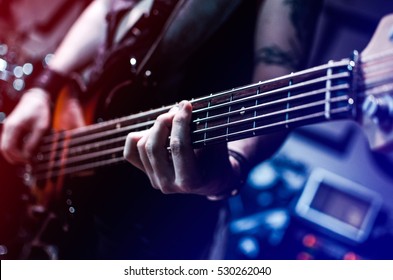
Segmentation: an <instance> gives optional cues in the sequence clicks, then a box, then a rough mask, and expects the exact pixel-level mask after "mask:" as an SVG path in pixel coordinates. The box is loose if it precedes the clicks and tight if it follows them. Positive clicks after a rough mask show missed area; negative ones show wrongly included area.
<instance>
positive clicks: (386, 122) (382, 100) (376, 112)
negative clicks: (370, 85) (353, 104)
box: [362, 95, 393, 129]
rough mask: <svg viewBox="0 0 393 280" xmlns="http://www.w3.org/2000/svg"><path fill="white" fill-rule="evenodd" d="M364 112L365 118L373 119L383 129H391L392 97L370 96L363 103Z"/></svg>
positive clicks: (392, 115)
mask: <svg viewBox="0 0 393 280" xmlns="http://www.w3.org/2000/svg"><path fill="white" fill-rule="evenodd" d="M362 111H363V114H364V116H365V117H367V118H369V119H371V120H372V121H373V122H374V123H375V124H378V125H379V126H380V127H381V128H384V129H390V128H391V126H392V117H393V99H392V97H390V96H388V95H385V96H381V97H375V96H373V95H369V96H367V98H366V99H365V100H364V102H363V106H362Z"/></svg>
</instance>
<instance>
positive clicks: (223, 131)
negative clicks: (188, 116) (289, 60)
mask: <svg viewBox="0 0 393 280" xmlns="http://www.w3.org/2000/svg"><path fill="white" fill-rule="evenodd" d="M352 68H353V64H352V62H351V61H350V60H348V59H346V60H342V61H338V62H330V63H328V64H326V65H322V66H318V67H314V68H311V69H308V70H304V71H300V72H296V73H292V74H289V75H286V76H284V77H280V78H276V79H272V80H268V81H265V82H259V83H255V84H251V85H248V86H244V87H239V88H234V89H231V90H227V91H223V92H219V93H215V94H210V95H208V96H205V97H202V98H198V99H193V100H191V103H192V106H193V112H192V124H191V131H192V144H193V146H194V147H195V148H201V147H204V146H207V145H211V144H216V143H222V142H227V141H233V140H238V139H243V138H247V137H253V136H257V135H262V134H266V133H271V132H275V131H280V130H286V129H290V128H295V127H299V126H302V125H305V124H311V123H317V122H322V121H326V120H333V119H343V118H352V117H354V113H355V111H356V110H355V104H354V102H355V98H354V96H353V90H352V81H353V77H352ZM171 107H172V106H166V107H162V108H159V109H155V110H150V111H148V112H142V113H138V114H133V115H130V116H127V117H123V118H118V119H114V120H110V121H106V122H101V123H97V124H93V125H90V126H87V127H82V128H77V129H74V130H68V131H62V132H57V133H53V134H50V135H48V136H46V137H45V138H44V139H43V143H42V146H41V147H40V149H39V153H38V154H37V157H36V160H35V161H36V167H35V175H36V178H37V179H38V180H42V179H47V178H51V177H57V176H59V175H67V174H72V173H77V172H80V171H85V170H91V169H94V168H97V167H100V166H105V165H111V164H115V163H119V162H124V159H123V146H124V142H125V138H126V136H127V134H128V133H130V132H134V131H140V130H144V129H147V128H149V127H151V126H152V125H153V124H154V121H155V119H156V118H157V116H159V115H160V114H162V113H165V112H167V111H168V110H169V109H170V108H171Z"/></svg>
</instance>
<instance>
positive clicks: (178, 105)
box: [169, 104, 180, 113]
mask: <svg viewBox="0 0 393 280" xmlns="http://www.w3.org/2000/svg"><path fill="white" fill-rule="evenodd" d="M179 110H180V104H176V105H175V106H173V107H172V108H171V109H170V110H169V112H171V113H176V112H177V111H179Z"/></svg>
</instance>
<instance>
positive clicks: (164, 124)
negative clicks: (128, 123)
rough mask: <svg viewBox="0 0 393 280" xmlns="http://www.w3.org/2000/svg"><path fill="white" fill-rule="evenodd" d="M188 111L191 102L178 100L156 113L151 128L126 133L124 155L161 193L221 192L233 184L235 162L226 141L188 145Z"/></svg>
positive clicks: (189, 118) (189, 112)
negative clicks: (200, 145)
mask: <svg viewBox="0 0 393 280" xmlns="http://www.w3.org/2000/svg"><path fill="white" fill-rule="evenodd" d="M191 112H192V105H191V104H190V103H189V102H187V101H182V102H181V103H179V105H178V106H175V107H173V108H172V109H171V110H170V111H169V112H168V113H166V114H163V115H160V116H159V117H158V118H157V120H156V122H155V124H154V125H153V127H152V128H151V129H149V130H146V131H142V132H134V133H130V134H129V135H128V136H127V140H126V144H125V148H124V157H125V158H126V159H127V160H128V161H129V162H130V163H132V164H133V165H135V166H136V167H138V168H139V169H141V170H142V171H144V172H145V173H146V174H147V176H148V177H149V179H150V182H151V184H152V186H153V187H154V188H156V189H159V190H161V191H162V192H163V193H166V194H169V193H193V194H200V195H217V194H221V193H225V192H226V191H227V190H228V189H230V188H231V187H233V186H232V185H231V183H232V184H233V182H234V181H235V179H236V178H234V177H235V176H236V175H235V173H236V172H235V171H234V169H236V164H233V163H232V162H231V161H230V159H229V157H228V150H227V146H226V144H224V145H214V146H213V147H211V148H203V149H198V150H194V149H193V148H192V145H191V137H190V135H191V132H190V122H191ZM169 136H170V139H169V143H168V138H169ZM168 144H169V147H170V150H168V148H167V147H168ZM233 166H234V167H233Z"/></svg>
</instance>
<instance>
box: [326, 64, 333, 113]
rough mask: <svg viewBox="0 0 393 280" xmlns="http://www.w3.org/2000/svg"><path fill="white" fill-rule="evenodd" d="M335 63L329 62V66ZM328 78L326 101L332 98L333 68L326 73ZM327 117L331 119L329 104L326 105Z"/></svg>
mask: <svg viewBox="0 0 393 280" xmlns="http://www.w3.org/2000/svg"><path fill="white" fill-rule="evenodd" d="M332 63H333V61H331V60H330V61H329V62H328V65H330V64H332ZM326 76H327V78H328V79H327V80H326V92H325V99H326V100H329V99H330V96H331V89H330V88H331V86H332V80H331V78H330V77H332V76H333V69H332V68H330V67H329V68H328V69H327V71H326ZM325 117H326V119H330V104H329V102H326V103H325Z"/></svg>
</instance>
